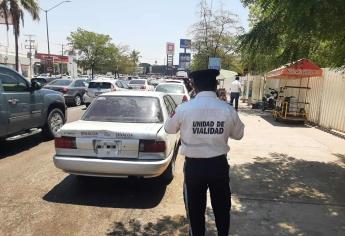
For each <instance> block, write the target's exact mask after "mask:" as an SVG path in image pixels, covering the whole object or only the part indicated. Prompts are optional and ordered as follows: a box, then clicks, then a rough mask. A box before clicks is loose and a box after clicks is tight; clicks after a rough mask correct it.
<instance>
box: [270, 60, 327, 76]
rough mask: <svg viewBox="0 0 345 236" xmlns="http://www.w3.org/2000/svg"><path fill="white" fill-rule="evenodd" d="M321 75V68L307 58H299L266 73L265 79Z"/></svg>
mask: <svg viewBox="0 0 345 236" xmlns="http://www.w3.org/2000/svg"><path fill="white" fill-rule="evenodd" d="M321 76H322V69H321V68H320V67H319V66H317V65H316V64H314V63H313V62H312V61H311V60H308V59H300V60H298V61H295V62H293V63H290V64H286V65H284V66H282V67H280V68H277V69H275V70H272V71H270V72H268V73H267V79H300V78H310V77H321Z"/></svg>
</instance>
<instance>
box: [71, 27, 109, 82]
mask: <svg viewBox="0 0 345 236" xmlns="http://www.w3.org/2000/svg"><path fill="white" fill-rule="evenodd" d="M67 40H68V41H69V42H70V44H71V45H72V47H73V49H74V50H77V51H78V53H79V55H80V57H79V59H78V63H79V65H80V66H81V67H82V68H84V69H87V70H88V69H91V75H92V77H93V75H94V71H95V70H97V69H100V68H101V67H102V66H104V65H105V64H106V63H107V60H108V59H109V58H108V57H107V55H109V48H111V47H113V45H112V43H111V38H110V36H109V35H104V34H97V33H95V32H91V31H87V30H83V29H81V28H78V29H77V31H75V32H72V33H71V35H70V36H69V37H67Z"/></svg>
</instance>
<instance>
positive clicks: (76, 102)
mask: <svg viewBox="0 0 345 236" xmlns="http://www.w3.org/2000/svg"><path fill="white" fill-rule="evenodd" d="M82 103H83V100H82V98H81V96H80V95H79V94H77V95H75V97H74V105H75V106H80V105H81V104H82Z"/></svg>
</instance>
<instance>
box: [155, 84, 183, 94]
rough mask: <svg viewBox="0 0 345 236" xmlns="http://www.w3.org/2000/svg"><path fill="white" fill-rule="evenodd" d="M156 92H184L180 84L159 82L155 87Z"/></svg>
mask: <svg viewBox="0 0 345 236" xmlns="http://www.w3.org/2000/svg"><path fill="white" fill-rule="evenodd" d="M156 91H157V92H163V93H179V94H183V93H184V88H183V86H182V85H179V84H160V85H158V86H157V87H156Z"/></svg>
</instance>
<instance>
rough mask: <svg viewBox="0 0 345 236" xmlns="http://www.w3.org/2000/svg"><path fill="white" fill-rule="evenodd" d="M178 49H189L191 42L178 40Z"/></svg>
mask: <svg viewBox="0 0 345 236" xmlns="http://www.w3.org/2000/svg"><path fill="white" fill-rule="evenodd" d="M180 48H186V49H191V48H192V40H190V39H180Z"/></svg>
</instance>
